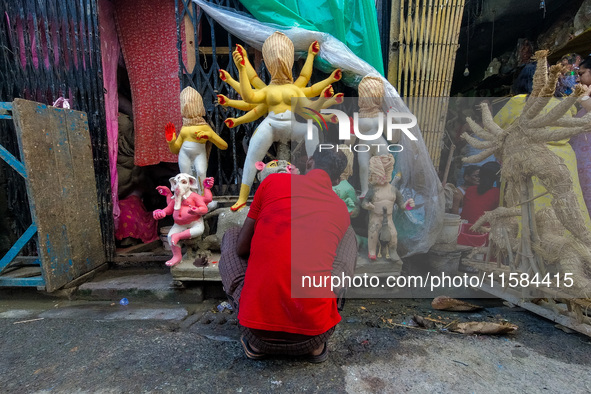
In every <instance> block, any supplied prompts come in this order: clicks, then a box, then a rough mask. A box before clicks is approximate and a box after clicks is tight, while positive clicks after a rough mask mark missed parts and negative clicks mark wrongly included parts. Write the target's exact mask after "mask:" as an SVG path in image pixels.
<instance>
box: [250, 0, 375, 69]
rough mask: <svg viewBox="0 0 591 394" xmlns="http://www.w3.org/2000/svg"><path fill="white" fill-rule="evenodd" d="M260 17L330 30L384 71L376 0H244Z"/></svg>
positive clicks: (310, 28)
mask: <svg viewBox="0 0 591 394" xmlns="http://www.w3.org/2000/svg"><path fill="white" fill-rule="evenodd" d="M240 2H241V3H242V4H244V6H245V7H246V8H247V9H248V11H249V12H250V13H251V14H252V15H253V16H254V17H255V18H256V19H257V20H259V21H261V22H266V23H274V24H277V25H280V26H286V27H291V26H297V27H301V28H304V29H308V30H314V31H321V32H324V33H329V34H331V35H332V36H334V37H335V38H338V39H339V40H340V41H342V42H344V43H345V44H346V45H347V46H348V47H349V48H350V49H351V51H353V53H355V54H356V55H357V56H359V57H360V58H362V59H363V60H365V61H366V62H368V63H369V64H371V65H372V66H373V67H374V68H375V69H376V70H378V71H379V72H380V73H381V74H382V75H384V64H383V61H382V50H381V45H380V36H379V32H378V20H377V15H376V8H375V2H374V1H373V0H314V1H310V0H307V1H304V0H240Z"/></svg>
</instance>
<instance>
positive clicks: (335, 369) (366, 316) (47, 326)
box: [0, 299, 591, 393]
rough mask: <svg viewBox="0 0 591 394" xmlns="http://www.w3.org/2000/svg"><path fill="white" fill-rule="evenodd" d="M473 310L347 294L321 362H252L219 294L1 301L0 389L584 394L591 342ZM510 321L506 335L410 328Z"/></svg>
mask: <svg viewBox="0 0 591 394" xmlns="http://www.w3.org/2000/svg"><path fill="white" fill-rule="evenodd" d="M472 301H473V302H474V303H479V304H481V305H483V306H485V307H486V308H485V309H484V310H483V311H481V312H479V313H472V314H459V313H452V312H437V311H433V310H432V309H431V307H430V300H427V299H401V300H380V299H376V300H370V299H357V300H349V301H348V302H347V304H346V306H345V311H344V312H343V321H342V323H341V324H339V326H338V329H337V330H336V332H335V334H334V336H333V337H332V338H331V340H330V342H329V349H330V358H329V360H328V361H327V362H326V363H324V364H320V365H313V364H308V363H306V362H302V361H300V360H297V359H294V358H290V359H275V360H265V361H250V360H247V359H246V358H245V356H244V354H243V352H242V349H241V346H240V343H239V342H238V339H239V336H238V330H237V327H236V325H235V324H236V320H235V318H234V316H233V315H232V314H227V313H225V312H224V313H218V312H214V311H216V305H218V304H219V302H220V300H206V301H205V302H203V303H200V304H194V305H191V304H186V305H181V304H171V303H169V304H134V303H131V304H130V305H128V306H120V305H119V304H115V303H105V302H86V301H76V302H69V301H60V300H52V299H45V300H39V299H33V300H22V299H20V300H19V301H16V300H11V299H2V300H0V344H1V348H2V353H3V354H2V357H1V358H0V371H2V374H0V387H1V389H0V391H1V392H3V393H45V392H59V393H64V392H65V393H72V392H76V393H84V392H92V393H96V392H98V393H123V392H183V393H184V392H270V391H281V392H349V393H359V392H372V393H374V392H378V393H379V392H385V393H397V392H412V393H432V392H433V393H448V392H454V393H455V392H458V393H491V392H495V393H505V392H507V393H509V392H519V393H539V392H542V391H545V392H556V393H567V392H568V393H588V392H591V338H589V337H586V336H582V335H579V334H567V333H565V332H563V331H561V330H559V329H557V328H555V327H554V324H553V323H551V322H549V321H547V320H544V319H542V318H539V317H538V316H536V315H533V314H531V313H529V312H527V311H525V310H523V309H521V308H510V307H508V306H505V305H503V303H502V302H501V301H500V300H484V299H482V300H472ZM415 314H418V315H422V316H429V315H430V316H431V317H434V318H437V319H441V320H445V321H454V320H459V321H467V320H479V321H482V320H486V321H503V320H507V321H509V322H511V323H514V324H516V325H518V326H519V329H518V330H517V332H516V333H515V334H513V335H507V336H474V335H471V336H467V335H461V334H455V333H451V332H441V331H428V330H424V329H419V328H416V327H408V326H409V323H410V321H411V317H412V316H413V315H415Z"/></svg>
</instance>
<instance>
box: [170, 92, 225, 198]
mask: <svg viewBox="0 0 591 394" xmlns="http://www.w3.org/2000/svg"><path fill="white" fill-rule="evenodd" d="M181 114H182V115H183V127H181V130H180V132H179V134H178V135H177V134H176V130H175V127H174V125H173V124H172V123H168V124H167V125H166V128H165V136H166V141H167V142H168V147H169V149H170V151H171V152H172V153H174V154H178V155H179V170H180V172H181V173H185V174H189V175H193V176H194V177H195V178H197V181H198V187H197V192H198V193H200V194H203V193H204V189H205V188H204V185H203V182H204V181H205V177H206V174H207V163H208V157H209V152H210V151H211V144H213V145H215V146H217V147H218V148H219V149H222V150H225V149H227V148H228V144H227V143H226V141H224V140H223V139H222V138H221V137H220V136H219V135H217V134H216V132H215V131H214V130H213V129H212V128H211V127H210V126H209V125H208V124H207V122H206V121H205V119H204V118H203V117H204V116H205V107H204V106H203V99H202V98H201V95H200V94H199V92H198V91H196V90H195V89H193V88H192V87H190V86H189V87H186V88H184V89H183V90H182V92H181Z"/></svg>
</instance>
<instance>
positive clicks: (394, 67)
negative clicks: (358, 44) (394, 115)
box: [388, 0, 402, 91]
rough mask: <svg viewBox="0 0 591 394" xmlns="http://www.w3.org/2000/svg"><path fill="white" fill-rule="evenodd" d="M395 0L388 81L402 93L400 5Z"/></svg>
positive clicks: (391, 15) (393, 2) (391, 17)
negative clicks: (399, 61) (400, 81)
mask: <svg viewBox="0 0 591 394" xmlns="http://www.w3.org/2000/svg"><path fill="white" fill-rule="evenodd" d="M401 1H402V0H393V1H392V6H391V7H392V8H391V12H390V48H389V50H388V58H389V59H388V81H389V82H390V84H392V86H394V87H395V88H396V90H397V91H400V86H399V85H398V58H399V56H400V41H399V38H400V3H401Z"/></svg>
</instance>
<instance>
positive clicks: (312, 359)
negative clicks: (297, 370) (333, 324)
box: [305, 342, 328, 364]
mask: <svg viewBox="0 0 591 394" xmlns="http://www.w3.org/2000/svg"><path fill="white" fill-rule="evenodd" d="M305 360H306V361H308V362H309V363H313V364H320V363H323V362H325V361H326V360H328V344H327V343H326V342H324V349H322V352H321V353H320V354H318V355H316V356H314V355H312V354H308V355H306V356H305Z"/></svg>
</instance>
